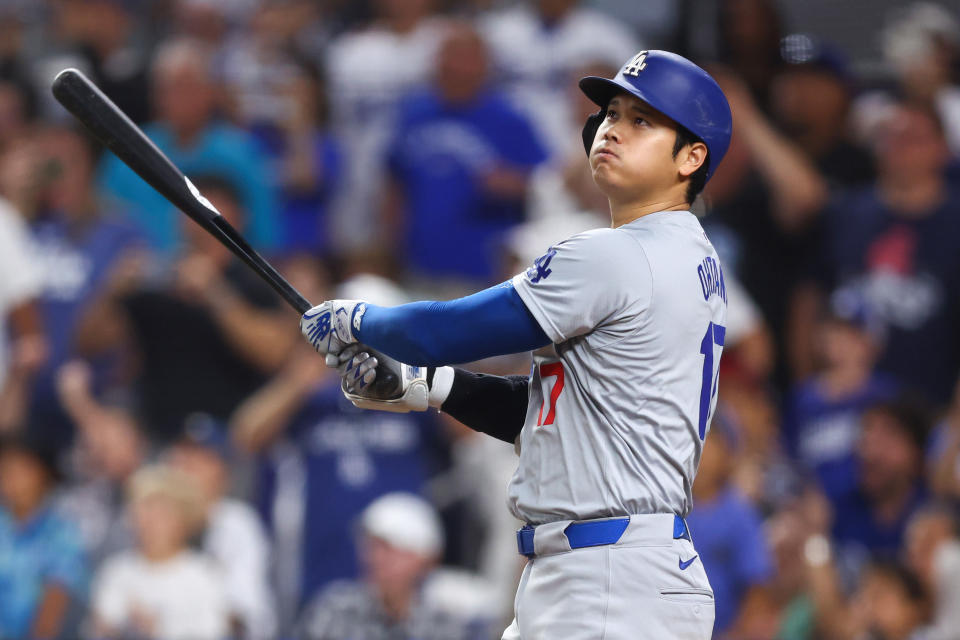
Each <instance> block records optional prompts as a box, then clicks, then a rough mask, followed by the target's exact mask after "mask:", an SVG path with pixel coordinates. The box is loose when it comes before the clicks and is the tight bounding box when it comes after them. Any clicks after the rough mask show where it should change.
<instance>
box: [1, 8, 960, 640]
mask: <svg viewBox="0 0 960 640" xmlns="http://www.w3.org/2000/svg"><path fill="white" fill-rule="evenodd" d="M647 48H667V49H671V50H674V51H677V52H679V53H682V54H684V55H687V56H689V57H691V58H693V59H694V60H696V61H697V62H699V63H700V64H702V65H703V66H705V67H706V68H708V69H709V70H710V71H711V72H712V73H713V74H714V75H715V77H716V78H717V80H718V81H719V82H720V83H721V85H722V86H723V88H724V90H725V91H726V93H727V95H728V97H729V100H730V103H731V107H732V109H733V113H734V120H735V127H734V128H735V131H734V140H733V144H732V146H731V149H730V152H729V154H728V156H727V159H726V160H725V162H724V164H723V165H722V166H721V167H720V169H719V171H718V172H717V174H716V177H715V178H714V180H712V181H711V183H710V185H709V188H708V189H707V191H706V193H705V196H704V197H703V198H702V199H701V200H700V201H698V202H697V204H696V208H697V210H698V212H699V214H700V215H701V216H702V222H703V225H704V227H705V229H706V230H707V233H708V235H709V236H710V238H711V239H712V241H713V242H714V244H715V245H716V246H717V248H718V250H719V252H720V254H721V257H722V259H723V261H724V264H725V268H726V269H725V270H726V272H727V273H728V274H732V275H735V276H736V278H735V281H732V282H730V283H729V288H730V296H729V297H730V319H729V329H728V332H729V333H728V337H727V343H728V344H727V348H726V350H725V354H724V358H723V365H722V372H723V373H722V375H721V378H720V384H721V391H720V396H719V397H720V400H719V408H718V411H717V417H716V419H715V420H714V424H713V428H712V431H711V435H710V437H709V439H708V443H707V446H706V450H705V454H704V458H703V461H702V464H701V468H700V472H699V475H698V478H697V483H696V486H695V487H694V495H695V499H696V507H695V509H694V511H693V513H692V514H691V515H690V517H689V522H690V526H691V529H692V531H693V535H694V538H695V541H696V544H697V548H698V551H699V552H700V554H701V557H702V560H703V562H704V564H705V566H706V567H707V570H708V573H709V576H710V579H711V583H712V585H713V587H714V590H715V594H716V605H717V618H716V627H715V637H717V638H729V639H750V640H753V639H757V640H766V639H778V640H801V639H815V638H817V639H827V640H832V639H850V640H858V639H865V638H870V639H877V640H880V639H883V640H907V639H911V638H912V639H919V638H927V639H930V638H935V639H939V640H945V639H950V638H960V539H958V534H957V526H956V523H957V515H958V511H957V508H958V500H960V385H958V377H960V332H958V327H960V250H958V247H960V199H958V197H960V188H958V186H957V185H958V183H957V177H958V176H960V159H958V154H960V2H958V1H952V2H913V3H911V2H904V1H902V0H901V1H897V0H846V1H845V2H836V1H832V0H805V1H803V2H799V1H793V0H781V1H779V2H777V1H775V0H676V1H674V0H644V1H643V2H638V1H637V0H584V1H582V2H578V1H577V0H536V1H534V0H530V1H527V2H512V1H505V0H363V1H352V0H315V1H307V0H21V1H17V0H0V196H2V199H0V638H4V639H6V638H79V637H90V638H141V639H142V638H163V639H166V638H188V639H191V640H194V639H205V638H281V637H282V638H288V637H297V638H311V639H327V640H337V639H344V640H345V639H347V638H361V639H363V640H368V639H369V640H381V639H384V640H386V639H390V640H402V639H408V638H409V639H411V640H413V639H414V638H416V639H419V640H456V639H461V638H462V639H470V640H474V639H475V640H485V639H488V638H499V633H500V631H501V630H502V628H503V627H504V626H505V624H506V623H507V622H508V621H509V619H510V617H511V607H512V598H513V593H514V589H515V585H516V580H517V578H518V576H519V571H520V568H521V559H520V557H519V556H517V554H516V548H515V543H514V529H515V528H516V527H517V526H518V523H516V522H514V521H512V520H511V517H510V516H509V514H508V512H507V510H506V508H505V504H504V502H505V500H504V489H505V486H506V483H507V481H508V479H509V477H510V475H511V473H512V471H513V468H514V464H515V463H514V459H515V458H514V453H513V451H512V448H511V447H509V446H507V445H504V444H503V443H500V442H497V441H494V440H492V439H490V438H487V437H486V436H483V435H478V434H475V433H473V432H470V431H469V430H467V429H466V428H464V427H463V426H462V425H459V424H458V423H456V422H454V421H452V420H450V419H448V418H447V417H445V416H443V415H439V414H436V413H429V414H424V415H416V416H412V415H393V414H377V413H373V412H367V413H364V412H360V411H358V410H355V409H354V408H353V407H352V406H351V405H350V404H349V403H347V402H346V401H345V400H344V399H343V398H342V397H341V395H340V393H339V388H338V385H337V382H338V381H337V379H336V378H335V376H331V375H330V373H329V372H327V371H326V370H325V369H324V367H323V366H322V361H321V359H320V358H317V357H316V355H315V354H314V353H312V352H311V351H310V350H309V348H307V347H306V346H305V345H304V344H303V342H302V340H300V337H299V332H298V330H297V322H296V320H297V318H296V315H295V314H294V313H293V312H292V311H290V310H289V309H287V308H286V307H285V306H283V305H282V304H281V303H280V301H279V300H278V299H277V298H276V297H275V296H274V295H273V294H272V293H271V291H270V290H269V289H266V288H265V286H264V285H263V284H262V283H261V282H259V281H258V280H257V279H256V278H255V277H253V276H252V275H251V274H250V273H249V272H248V271H247V270H245V269H244V268H243V266H242V265H239V264H237V263H235V262H234V261H233V260H232V259H231V257H230V255H229V254H228V253H226V252H225V251H224V250H223V249H222V248H221V247H219V245H217V244H216V243H215V242H213V241H211V239H210V238H208V237H206V236H205V235H204V234H203V233H202V232H199V230H198V229H197V228H195V227H194V226H193V225H192V223H190V222H189V221H187V220H186V218H185V217H184V216H182V215H179V214H178V213H177V212H175V211H173V210H171V208H170V206H169V205H168V204H167V203H166V202H165V201H164V200H163V199H162V198H160V197H159V196H158V195H157V194H156V193H154V192H153V191H152V190H151V189H150V188H149V187H147V186H146V185H145V184H144V183H143V182H141V181H140V180H139V178H137V177H136V176H135V175H134V174H132V173H131V172H130V171H129V170H127V169H126V168H125V167H124V166H123V165H122V164H121V163H119V162H118V161H117V159H116V158H114V157H111V156H110V155H109V154H104V153H102V151H101V150H100V149H98V148H97V147H96V145H94V144H91V142H90V140H88V139H87V138H86V137H85V136H84V134H83V132H82V131H79V130H78V129H77V128H76V126H75V125H74V123H73V122H72V121H71V118H70V117H69V116H68V115H67V114H66V113H65V112H64V111H63V110H62V109H60V108H59V106H58V105H57V104H56V103H55V102H54V101H53V99H52V97H51V96H50V94H49V85H50V82H51V80H52V78H53V76H54V75H55V74H56V73H57V72H58V71H60V70H61V69H63V68H65V67H71V66H72V67H78V68H80V69H81V70H83V71H85V72H86V73H87V74H88V75H89V76H90V77H91V78H92V79H94V81H95V82H97V83H98V84H99V86H101V87H102V88H103V89H104V91H105V92H106V93H107V94H108V95H109V96H110V97H111V98H112V99H113V100H114V101H115V102H117V103H118V104H119V105H120V106H121V107H122V108H123V109H124V110H125V111H126V112H127V113H128V114H129V115H130V116H131V117H132V118H133V119H134V120H135V121H136V122H137V123H139V124H140V125H141V126H143V127H145V130H146V131H147V132H148V134H149V135H150V136H151V137H152V138H153V139H154V141H155V142H156V143H157V144H158V145H159V146H160V147H161V149H163V150H164V151H165V152H166V153H167V154H168V155H169V156H170V157H171V159H172V160H173V161H174V162H175V163H176V164H177V165H178V166H179V167H180V168H181V169H182V170H183V171H184V173H186V174H187V175H188V176H190V177H191V179H193V181H194V182H195V183H196V184H197V186H198V187H199V188H200V190H201V191H202V192H203V193H204V194H205V195H206V196H207V197H208V198H209V199H210V200H211V201H213V202H214V204H215V205H216V206H217V208H218V209H219V210H220V211H221V212H222V213H223V214H224V215H226V216H227V217H228V218H229V219H230V220H231V221H232V222H233V223H234V224H235V225H236V226H237V227H238V228H242V229H243V230H244V233H245V234H246V235H247V237H249V238H250V239H251V241H252V242H253V243H254V244H255V245H256V246H257V247H258V248H259V249H260V250H261V251H262V252H263V253H264V254H265V255H267V256H269V257H270V259H271V260H273V261H275V263H276V264H277V265H278V266H279V267H280V269H281V271H283V272H284V273H285V274H286V275H288V277H289V278H290V280H291V281H292V282H293V283H294V284H295V285H296V286H297V287H298V288H299V289H300V290H301V291H302V292H303V293H304V294H305V295H306V296H307V298H308V299H310V300H313V301H321V300H323V299H325V298H330V297H346V298H365V299H368V300H371V301H374V302H379V303H383V304H395V303H401V302H403V301H406V300H410V299H414V298H423V297H433V298H446V297H452V296H457V295H461V294H464V293H467V292H470V291H472V290H476V289H477V288H480V287H484V286H488V285H491V284H494V283H497V282H500V281H502V280H504V279H506V278H507V277H509V276H510V275H512V274H513V273H516V272H517V271H518V270H520V269H523V268H525V266H526V265H527V264H528V263H529V262H530V261H531V260H532V259H533V258H534V257H536V256H538V255H540V254H542V253H543V251H544V250H545V249H546V248H547V247H548V246H549V245H550V244H551V243H554V242H557V241H559V240H562V239H563V238H565V237H567V236H569V235H572V234H574V233H577V232H579V231H582V230H585V229H589V228H592V227H597V226H603V225H606V224H608V223H609V220H608V218H607V217H606V216H607V211H606V202H605V201H604V200H603V198H602V197H600V196H599V194H598V193H597V192H596V190H595V189H594V188H593V184H592V182H591V179H590V174H589V168H588V166H587V163H586V159H585V158H584V155H583V149H582V146H581V143H580V126H581V124H582V122H583V119H584V118H585V117H586V115H588V114H589V113H590V112H591V111H592V110H593V106H592V105H591V104H589V102H588V101H586V100H585V99H584V98H583V97H581V96H580V95H579V94H578V91H577V90H576V84H575V81H576V79H577V78H578V77H580V76H582V75H587V74H589V73H598V74H606V75H609V74H612V73H613V72H614V71H615V70H616V69H617V68H618V67H619V66H620V65H621V64H622V63H623V62H624V61H625V60H627V59H628V58H629V57H631V56H632V55H633V54H634V53H635V52H636V51H638V50H641V49H647ZM731 280H733V278H731ZM476 366H477V367H479V368H482V369H484V370H486V371H493V372H500V373H517V372H519V373H525V372H526V371H527V370H528V367H529V363H528V361H527V359H526V358H525V357H523V356H518V357H515V358H499V359H495V360H491V361H486V362H481V363H476Z"/></svg>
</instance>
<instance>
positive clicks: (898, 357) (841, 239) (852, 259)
mask: <svg viewBox="0 0 960 640" xmlns="http://www.w3.org/2000/svg"><path fill="white" fill-rule="evenodd" d="M874 151H875V153H876V158H877V166H878V169H879V178H878V180H877V182H876V183H875V184H874V185H871V186H869V187H864V188H862V189H858V190H853V191H850V192H845V193H842V194H839V195H837V196H836V197H835V198H834V199H833V201H832V202H831V203H830V205H829V207H828V208H827V211H826V212H825V214H824V215H825V220H824V223H825V225H826V227H827V230H826V246H825V247H824V258H823V261H824V265H823V267H822V271H823V273H822V276H821V278H820V280H821V289H822V290H823V291H830V290H832V289H834V288H840V289H843V290H848V291H852V292H854V293H855V294H858V295H860V296H861V297H863V298H864V299H865V300H866V302H867V304H868V305H869V307H870V311H871V313H873V314H875V315H876V316H877V317H878V318H879V320H880V322H882V323H883V325H884V327H885V330H886V336H887V338H886V344H885V348H884V349H883V352H882V355H881V357H880V360H879V363H878V366H879V368H880V369H881V370H883V371H886V372H888V373H890V374H892V375H894V376H897V377H898V378H900V379H902V380H903V381H904V382H909V384H911V385H912V386H914V387H915V388H916V389H917V390H919V391H920V392H922V393H924V394H925V395H927V396H928V397H929V398H930V399H931V400H933V401H935V402H937V403H943V404H945V403H946V402H947V401H949V399H950V393H951V391H952V389H953V384H954V381H955V379H956V376H957V372H958V371H960V338H958V336H957V333H956V331H955V330H954V327H956V326H957V324H958V323H960V288H958V287H960V280H958V279H957V277H956V274H957V273H958V272H960V253H958V252H957V251H956V250H955V249H956V243H957V240H958V239H960V211H958V209H957V207H958V204H957V196H956V190H955V188H954V187H953V186H952V185H951V184H949V183H948V182H947V181H946V179H945V176H944V169H945V167H946V164H947V161H948V159H949V152H948V150H947V146H946V143H945V141H944V138H943V131H942V130H941V128H940V124H939V121H938V120H937V117H936V115H935V114H934V113H932V112H931V111H929V110H926V109H923V108H920V107H915V106H910V105H907V104H902V105H900V106H899V107H898V108H896V109H895V110H894V111H892V112H891V113H890V114H889V116H888V117H887V118H886V119H885V121H884V122H883V124H882V126H881V127H880V128H879V129H878V131H877V138H876V141H875V149H874Z"/></svg>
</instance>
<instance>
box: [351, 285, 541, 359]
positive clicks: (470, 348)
mask: <svg viewBox="0 0 960 640" xmlns="http://www.w3.org/2000/svg"><path fill="white" fill-rule="evenodd" d="M355 334H356V336H357V338H358V340H359V341H360V342H362V343H363V344H366V345H369V346H371V347H373V348H374V349H376V350H378V351H381V352H383V353H385V354H387V355H389V356H390V357H392V358H396V359H397V360H399V361H401V362H406V363H408V364H412V365H417V366H441V365H446V364H456V363H461V362H473V361H476V360H482V359H483V358H489V357H492V356H498V355H504V354H508V353H521V352H523V351H532V350H533V349H538V348H540V347H542V346H545V345H547V344H550V339H549V338H548V337H547V336H546V334H545V333H544V332H543V330H542V329H541V328H540V325H538V324H537V321H536V320H535V319H534V318H533V316H532V315H530V312H529V311H528V310H527V308H526V306H524V304H523V301H522V300H521V299H520V296H519V295H518V294H517V292H516V291H514V289H513V286H512V285H510V284H509V283H505V284H502V285H498V286H496V287H491V288H489V289H485V290H484V291H481V292H479V293H475V294H473V295H471V296H467V297H465V298H459V299H457V300H450V301H448V302H414V303H411V304H405V305H400V306H398V307H378V306H375V305H367V308H366V311H365V312H364V314H363V316H362V322H361V325H360V328H359V329H356V328H355Z"/></svg>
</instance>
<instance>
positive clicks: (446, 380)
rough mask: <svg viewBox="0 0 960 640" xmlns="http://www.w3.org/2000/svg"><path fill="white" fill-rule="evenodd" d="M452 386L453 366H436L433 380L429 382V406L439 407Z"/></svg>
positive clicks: (445, 399)
mask: <svg viewBox="0 0 960 640" xmlns="http://www.w3.org/2000/svg"><path fill="white" fill-rule="evenodd" d="M452 388H453V367H437V370H436V372H434V374H433V380H432V381H431V382H430V395H429V398H428V399H429V402H430V406H431V407H435V408H437V409H439V408H440V407H441V406H442V405H443V403H444V402H446V401H447V396H449V395H450V389H452Z"/></svg>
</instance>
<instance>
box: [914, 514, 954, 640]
mask: <svg viewBox="0 0 960 640" xmlns="http://www.w3.org/2000/svg"><path fill="white" fill-rule="evenodd" d="M904 551H905V554H904V555H905V558H906V564H907V566H908V567H909V568H910V569H911V570H912V571H913V572H914V574H915V575H916V576H917V577H918V578H919V579H920V582H921V583H922V584H923V586H924V588H925V589H926V592H927V594H928V595H929V596H930V599H931V603H930V604H931V608H932V616H931V617H932V624H931V628H930V630H929V636H928V637H930V638H932V639H933V640H948V639H949V638H953V637H956V635H957V630H958V629H960V607H958V604H960V540H958V539H957V528H956V516H955V514H954V512H953V509H952V508H951V506H950V505H948V504H940V505H931V506H929V507H925V508H923V509H921V510H920V511H918V512H917V513H916V514H915V515H914V516H913V518H911V519H910V522H909V524H908V525H907V536H906V548H905V550H904Z"/></svg>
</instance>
